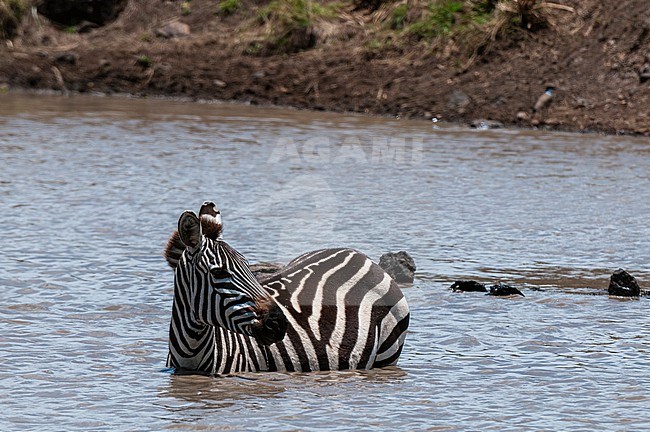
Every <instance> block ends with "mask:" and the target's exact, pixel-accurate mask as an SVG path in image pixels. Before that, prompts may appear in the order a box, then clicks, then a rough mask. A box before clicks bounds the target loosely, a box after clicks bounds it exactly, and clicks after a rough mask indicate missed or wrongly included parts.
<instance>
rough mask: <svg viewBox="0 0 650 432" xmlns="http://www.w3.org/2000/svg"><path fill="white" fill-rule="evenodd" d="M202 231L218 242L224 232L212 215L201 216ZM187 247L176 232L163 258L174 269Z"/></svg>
mask: <svg viewBox="0 0 650 432" xmlns="http://www.w3.org/2000/svg"><path fill="white" fill-rule="evenodd" d="M200 220H201V230H202V231H203V235H204V236H206V237H207V238H209V239H212V240H216V239H218V238H220V237H221V233H222V232H223V225H222V224H221V223H220V222H218V221H217V219H216V218H214V217H212V216H210V215H206V214H204V215H201V219H200ZM186 248H187V246H186V245H185V243H183V241H182V240H181V236H180V235H179V234H178V231H176V230H174V232H173V233H172V235H171V236H170V237H169V240H168V241H167V246H166V247H165V253H164V254H163V256H164V257H165V259H166V260H167V264H169V266H170V267H171V268H173V269H175V268H176V266H177V265H178V261H179V260H180V259H181V255H183V251H185V249H186Z"/></svg>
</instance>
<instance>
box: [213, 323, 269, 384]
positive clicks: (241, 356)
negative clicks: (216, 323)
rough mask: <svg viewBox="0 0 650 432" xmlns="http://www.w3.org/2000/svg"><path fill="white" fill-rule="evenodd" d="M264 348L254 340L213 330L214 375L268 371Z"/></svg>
mask: <svg viewBox="0 0 650 432" xmlns="http://www.w3.org/2000/svg"><path fill="white" fill-rule="evenodd" d="M267 358H268V353H267V351H266V348H265V347H264V346H263V345H261V344H260V343H258V342H257V341H256V340H255V339H254V338H252V337H250V336H246V335H243V334H238V333H234V332H231V331H228V330H226V329H223V328H220V327H217V328H215V329H214V371H213V373H214V374H217V375H222V374H223V375H227V374H233V373H238V372H260V371H268V370H269V364H268V361H267Z"/></svg>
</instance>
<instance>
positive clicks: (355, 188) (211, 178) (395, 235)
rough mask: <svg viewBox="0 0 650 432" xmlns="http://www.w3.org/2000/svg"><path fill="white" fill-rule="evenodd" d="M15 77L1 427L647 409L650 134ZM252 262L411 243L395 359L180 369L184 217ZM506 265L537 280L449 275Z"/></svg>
mask: <svg viewBox="0 0 650 432" xmlns="http://www.w3.org/2000/svg"><path fill="white" fill-rule="evenodd" d="M434 126H436V125H433V124H432V123H429V122H410V121H404V120H395V119H386V118H367V117H363V116H353V115H335V114H326V113H306V112H300V111H294V110H284V109H261V108H255V107H248V106H241V105H229V104H196V103H184V102H174V101H167V100H134V99H125V98H92V97H72V98H59V97H51V96H26V95H14V94H5V95H0V212H1V215H2V217H1V218H0V222H1V223H2V225H1V229H0V244H1V247H0V289H1V294H0V298H1V299H0V407H1V411H2V413H1V414H0V430H3V431H9V430H38V431H50V430H52V431H60V430H133V431H137V430H142V431H149V430H264V431H275V430H281V431H284V430H355V429H358V430H377V431H385V430H393V429H398V430H436V431H437V430H444V431H466V430H481V431H486V430H495V431H530V430H549V431H560V430H567V431H568V430H570V431H580V430H584V431H595V430H603V431H614V430H620V431H630V430H643V429H645V430H647V428H648V427H649V425H650V410H648V405H649V404H650V374H649V373H648V366H649V365H650V324H649V318H648V317H649V313H648V310H649V309H650V299H649V298H647V297H641V299H637V300H623V299H618V298H610V297H608V296H607V295H604V294H603V292H604V290H605V289H606V287H607V284H608V279H609V275H610V274H611V273H612V272H613V271H614V270H616V269H617V268H619V267H622V268H625V269H627V270H629V271H630V272H631V273H632V274H633V275H635V276H636V277H637V280H639V282H640V284H641V285H642V288H645V289H650V267H649V262H650V240H649V238H650V226H649V223H648V215H649V214H650V141H649V140H648V139H647V138H646V139H641V138H630V137H604V136H598V135H574V134H559V133H548V132H541V131H539V132H537V131H516V130H498V131H476V130H468V129H465V128H460V127H452V126H441V127H440V128H435V127H434ZM206 199H211V200H214V201H216V202H217V203H218V205H219V206H220V207H221V209H222V213H223V218H224V223H225V234H224V237H225V239H226V240H227V241H228V242H229V243H230V244H231V245H232V246H234V247H235V248H237V249H238V250H239V251H240V252H242V253H244V255H246V256H247V257H248V258H249V260H250V261H251V262H256V261H276V262H286V261H287V260H289V259H291V258H292V257H294V256H296V255H298V254H299V253H301V252H305V251H307V250H311V249H316V248H321V247H324V246H353V247H355V248H358V249H360V250H362V251H364V252H366V253H367V254H368V255H370V256H371V257H372V258H373V259H378V257H379V255H381V254H382V253H384V252H387V251H398V250H406V251H408V252H409V253H411V254H412V256H413V257H414V259H415V261H416V264H417V266H418V271H417V276H416V281H415V283H414V284H413V286H410V287H405V288H404V292H405V295H406V296H407V298H408V300H409V303H410V306H411V313H412V321H411V327H410V331H409V335H408V337H407V341H406V346H405V349H404V353H403V355H402V357H401V360H400V362H399V365H398V367H393V368H386V369H383V370H373V371H365V372H349V371H347V372H329V373H313V374H298V373H292V374H282V373H268V374H265V373H261V374H254V375H245V376H238V377H204V376H192V375H174V374H171V373H170V372H169V371H167V370H165V368H164V367H165V364H164V362H165V356H166V349H167V330H168V325H169V317H170V308H171V301H172V289H173V281H172V272H171V271H170V270H169V268H168V267H167V266H166V263H165V262H164V260H163V258H162V256H161V253H162V250H163V248H164V245H165V242H166V240H167V238H168V236H169V234H170V233H171V231H172V230H173V229H174V228H175V226H176V222H177V218H178V216H179V215H180V213H181V212H182V211H183V210H184V209H187V208H190V209H194V210H195V211H196V210H198V207H199V205H200V203H201V202H202V201H203V200H206ZM457 278H472V279H478V280H482V281H488V282H492V281H499V280H500V281H503V282H508V283H512V284H515V285H517V286H519V287H520V288H521V289H522V291H523V292H524V294H525V295H526V296H525V297H517V298H494V297H486V296H484V295H482V294H476V293H465V294H457V293H452V292H450V291H449V290H448V287H449V285H450V284H451V282H452V281H453V280H455V279H457Z"/></svg>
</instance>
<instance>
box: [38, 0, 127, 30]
mask: <svg viewBox="0 0 650 432" xmlns="http://www.w3.org/2000/svg"><path fill="white" fill-rule="evenodd" d="M127 3H128V0H40V1H38V2H37V4H36V8H37V10H38V13H40V14H42V15H44V16H45V17H47V18H48V19H50V20H51V21H54V22H55V23H58V24H61V25H64V26H76V25H78V24H81V23H82V22H84V21H87V22H90V23H94V24H97V25H99V26H102V25H105V24H108V23H109V22H111V21H113V20H114V19H115V18H117V17H118V15H119V14H120V13H121V12H122V11H123V10H124V8H125V7H126V4H127Z"/></svg>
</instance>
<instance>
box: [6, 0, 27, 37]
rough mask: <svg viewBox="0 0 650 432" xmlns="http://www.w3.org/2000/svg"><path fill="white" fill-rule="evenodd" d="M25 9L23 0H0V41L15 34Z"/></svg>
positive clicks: (25, 5)
mask: <svg viewBox="0 0 650 432" xmlns="http://www.w3.org/2000/svg"><path fill="white" fill-rule="evenodd" d="M26 9H27V4H26V3H25V2H24V1H23V0H0V39H8V38H11V37H13V36H14V35H15V34H16V29H17V28H18V24H20V19H21V18H22V16H23V14H24V13H25V10H26Z"/></svg>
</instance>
